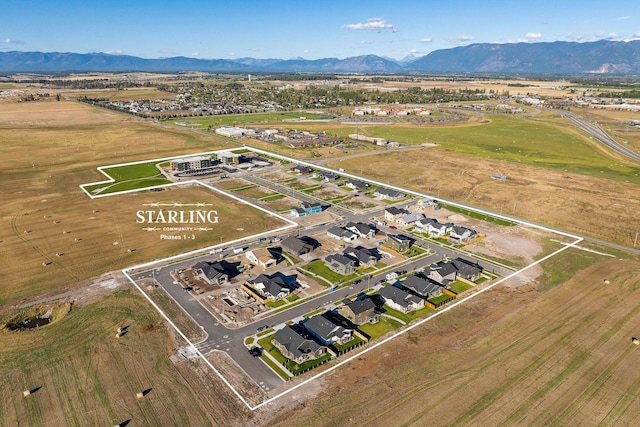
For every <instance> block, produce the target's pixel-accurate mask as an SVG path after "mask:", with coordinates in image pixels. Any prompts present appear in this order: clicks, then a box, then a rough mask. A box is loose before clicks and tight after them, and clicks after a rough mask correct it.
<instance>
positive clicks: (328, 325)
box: [303, 312, 353, 345]
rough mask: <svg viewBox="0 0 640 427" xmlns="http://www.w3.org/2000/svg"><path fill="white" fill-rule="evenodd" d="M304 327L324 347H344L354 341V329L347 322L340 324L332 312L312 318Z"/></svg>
mask: <svg viewBox="0 0 640 427" xmlns="http://www.w3.org/2000/svg"><path fill="white" fill-rule="evenodd" d="M343 320H344V319H343ZM341 323H343V324H341ZM303 325H304V328H305V329H306V330H307V332H309V334H311V335H313V336H314V337H315V338H316V339H317V340H318V341H319V342H320V343H322V344H324V345H331V344H339V345H343V344H346V343H347V342H349V341H351V340H352V339H353V329H351V328H349V327H348V325H347V323H346V322H340V321H339V319H338V318H337V316H335V315H333V314H332V313H331V312H324V313H322V314H318V315H316V316H312V317H310V318H308V319H307V320H306V321H305V322H304V323H303Z"/></svg>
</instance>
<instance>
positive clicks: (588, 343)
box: [274, 260, 640, 426]
mask: <svg viewBox="0 0 640 427" xmlns="http://www.w3.org/2000/svg"><path fill="white" fill-rule="evenodd" d="M605 278H607V279H609V280H610V281H611V284H609V285H604V279H605ZM638 280H640V264H639V263H638V262H637V261H618V260H614V261H603V262H600V263H597V264H595V265H593V266H592V267H590V268H588V269H586V270H584V271H582V272H580V273H579V274H577V275H576V276H575V277H574V278H573V279H571V280H570V281H569V282H567V283H565V284H563V285H561V286H558V287H556V288H553V289H551V290H549V291H547V292H544V293H542V294H541V293H540V292H539V291H537V290H534V289H533V288H531V287H528V288H519V289H518V290H510V289H504V288H498V289H495V290H491V291H490V292H488V293H486V294H483V295H482V296H480V297H478V298H477V299H476V300H472V301H470V303H469V304H466V305H465V306H463V307H460V308H456V309H455V310H453V311H451V312H450V313H448V314H447V315H446V316H441V317H439V318H437V319H436V320H434V321H433V322H430V323H428V324H425V325H424V326H422V327H420V328H418V329H417V330H414V331H412V332H411V333H410V334H407V335H406V336H404V337H403V338H400V339H398V340H397V341H393V343H389V345H386V346H383V347H382V348H380V349H379V351H374V352H370V353H368V354H366V355H364V356H362V358H361V360H360V358H359V360H357V361H355V362H354V363H352V364H349V365H347V366H346V367H345V369H344V370H341V371H340V372H336V373H332V374H330V376H329V377H328V378H327V382H329V383H331V384H332V386H331V390H330V391H326V392H325V393H323V397H322V398H321V399H315V400H314V404H312V405H309V404H308V403H309V402H304V403H300V404H299V405H298V406H297V407H296V408H295V410H291V411H289V412H286V413H284V414H281V415H280V417H279V418H278V422H276V423H274V424H275V425H282V426H285V425H300V424H305V425H335V424H339V425H374V426H377V425H380V426H382V425H425V424H429V425H479V424H480V425H500V424H503V423H504V424H511V425H515V424H517V425H532V424H536V425H541V424H544V425H546V424H553V423H558V425H563V424H566V423H570V424H575V425H595V424H598V423H604V424H621V425H628V424H633V423H634V420H635V417H636V415H637V411H638V410H639V409H640V402H639V400H638V399H637V397H638V395H639V394H640V373H639V372H638V370H637V369H636V366H637V364H638V362H640V350H638V347H637V346H634V345H632V344H631V337H633V336H637V335H638V329H637V325H638V322H639V321H640V313H639V312H638V310H637V305H638V302H639V301H638V293H637V283H638ZM417 400H419V401H420V404H416V401H417ZM355 414H357V415H355Z"/></svg>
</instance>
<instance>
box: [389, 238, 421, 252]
mask: <svg viewBox="0 0 640 427" xmlns="http://www.w3.org/2000/svg"><path fill="white" fill-rule="evenodd" d="M413 242H414V240H413V239H411V238H410V237H407V236H403V235H402V234H398V235H394V234H387V238H386V239H385V241H384V245H385V246H386V247H388V248H391V249H393V250H394V251H396V252H399V253H403V252H406V251H408V250H409V248H410V247H411V245H412V244H413Z"/></svg>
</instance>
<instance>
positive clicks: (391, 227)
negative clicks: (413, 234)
mask: <svg viewBox="0 0 640 427" xmlns="http://www.w3.org/2000/svg"><path fill="white" fill-rule="evenodd" d="M389 228H390V229H392V230H397V229H398V227H396V226H395V225H390V226H389Z"/></svg>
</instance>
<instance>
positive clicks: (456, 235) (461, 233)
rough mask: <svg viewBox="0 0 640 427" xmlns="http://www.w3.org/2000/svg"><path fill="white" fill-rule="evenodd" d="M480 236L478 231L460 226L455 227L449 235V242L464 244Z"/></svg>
mask: <svg viewBox="0 0 640 427" xmlns="http://www.w3.org/2000/svg"><path fill="white" fill-rule="evenodd" d="M477 236H478V233H477V232H476V230H472V229H470V228H467V227H462V226H460V225H454V226H453V227H452V228H451V233H450V234H449V240H450V241H451V242H453V243H464V242H469V241H471V240H473V239H475V238H476V237H477Z"/></svg>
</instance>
